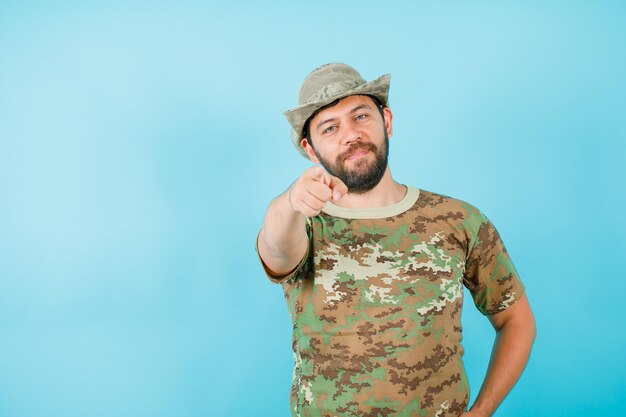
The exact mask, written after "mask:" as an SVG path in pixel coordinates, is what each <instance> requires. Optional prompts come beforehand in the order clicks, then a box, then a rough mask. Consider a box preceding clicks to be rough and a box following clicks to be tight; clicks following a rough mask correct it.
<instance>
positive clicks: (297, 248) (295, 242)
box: [258, 167, 347, 276]
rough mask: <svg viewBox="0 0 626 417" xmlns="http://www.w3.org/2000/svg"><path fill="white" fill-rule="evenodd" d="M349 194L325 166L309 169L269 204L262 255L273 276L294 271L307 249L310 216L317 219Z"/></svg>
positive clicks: (261, 242)
mask: <svg viewBox="0 0 626 417" xmlns="http://www.w3.org/2000/svg"><path fill="white" fill-rule="evenodd" d="M346 192H347V187H346V186H345V184H343V182H341V180H339V179H338V178H336V177H333V176H332V175H330V174H328V173H327V172H325V171H324V170H323V169H322V168H321V167H312V168H309V169H307V170H306V171H305V172H304V174H302V176H301V177H300V178H298V179H297V180H296V182H294V183H293V184H292V185H291V187H289V189H288V190H287V191H286V192H284V193H283V194H281V195H279V196H278V197H276V198H275V199H274V200H273V201H272V202H271V203H270V205H269V207H268V209H267V213H266V214H265V221H264V222H263V227H262V228H261V233H259V241H258V248H259V255H260V256H261V259H262V260H263V263H265V266H266V267H267V268H268V269H269V270H270V271H271V272H272V274H273V275H276V276H281V275H286V274H288V273H289V272H291V271H292V270H293V269H294V268H295V267H296V266H297V265H298V263H299V262H300V260H301V259H302V258H303V257H304V255H305V253H306V250H307V245H308V243H307V235H306V230H305V222H306V216H316V215H318V214H319V212H320V211H321V210H322V209H323V208H324V205H325V204H326V202H327V201H329V200H331V198H332V199H334V200H339V199H340V198H341V197H342V196H343V195H344V194H345V193H346Z"/></svg>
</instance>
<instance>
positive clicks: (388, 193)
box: [335, 167, 406, 208]
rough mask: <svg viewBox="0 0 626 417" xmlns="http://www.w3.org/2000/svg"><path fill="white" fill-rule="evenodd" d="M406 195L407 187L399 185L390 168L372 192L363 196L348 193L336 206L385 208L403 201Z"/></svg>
mask: <svg viewBox="0 0 626 417" xmlns="http://www.w3.org/2000/svg"><path fill="white" fill-rule="evenodd" d="M405 195H406V187H405V186H404V185H401V184H398V183H397V182H396V181H395V180H394V179H393V178H392V177H391V171H390V170H389V167H387V170H386V171H385V174H384V175H383V177H382V178H381V180H380V182H379V183H378V184H376V186H375V187H374V188H372V189H371V190H369V191H367V192H364V193H362V194H353V193H348V194H346V195H344V196H343V197H342V198H341V200H339V201H338V202H337V203H335V204H336V205H338V206H339V207H345V208H373V207H385V206H390V205H392V204H395V203H397V202H399V201H400V200H402V199H403V198H404V196H405Z"/></svg>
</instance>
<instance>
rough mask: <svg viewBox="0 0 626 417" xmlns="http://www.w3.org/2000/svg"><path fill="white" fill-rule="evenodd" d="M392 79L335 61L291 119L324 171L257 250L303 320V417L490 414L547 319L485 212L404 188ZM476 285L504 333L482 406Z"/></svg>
mask: <svg viewBox="0 0 626 417" xmlns="http://www.w3.org/2000/svg"><path fill="white" fill-rule="evenodd" d="M389 82H390V76H389V75H384V76H382V77H380V78H378V79H376V80H374V81H371V82H366V81H365V80H364V79H363V78H362V77H361V76H360V75H359V74H358V72H356V71H355V70H354V69H353V68H351V67H349V66H347V65H344V64H327V65H324V66H321V67H319V68H317V69H316V70H314V71H313V72H312V73H311V74H309V76H308V77H307V78H306V79H305V80H304V83H303V85H302V88H301V90H300V97H299V106H298V107H296V108H295V109H292V110H289V111H287V112H286V113H285V114H286V116H287V119H288V120H289V122H290V124H291V127H292V129H293V130H292V141H293V143H294V145H295V146H296V149H297V150H298V151H299V152H300V153H301V154H302V155H304V156H306V157H307V158H309V159H310V160H311V161H312V162H313V163H315V164H321V165H322V167H323V169H322V167H319V166H315V167H311V168H309V169H307V170H306V171H305V172H304V174H302V176H301V177H300V178H298V179H297V180H296V181H295V182H294V183H293V184H292V185H291V186H290V187H289V189H288V190H287V191H286V192H285V193H283V194H282V195H280V196H278V197H277V198H276V199H274V200H273V201H272V203H271V204H270V205H269V207H268V210H267V214H266V217H265V221H264V223H263V227H262V228H261V231H260V233H259V236H258V239H257V250H258V253H259V256H260V258H261V261H262V264H263V266H264V268H265V271H266V273H267V275H268V277H269V278H270V280H272V281H273V282H276V283H281V284H282V286H283V289H284V292H285V298H286V300H287V305H288V308H289V312H290V314H291V318H292V320H293V325H294V327H293V351H294V355H295V368H294V373H293V384H292V389H291V396H290V399H291V414H292V416H333V417H334V416H367V417H374V416H376V417H379V416H405V417H409V416H439V417H443V416H459V415H461V416H465V417H469V416H490V415H492V414H493V413H494V412H495V410H496V408H497V407H498V405H499V404H500V403H501V401H502V400H503V399H504V397H505V396H506V395H507V393H508V392H509V391H510V390H511V388H512V387H513V385H514V384H515V382H516V381H517V379H518V378H519V376H520V374H521V372H522V370H523V369H524V366H525V364H526V362H527V360H528V356H529V354H530V349H531V346H532V344H533V341H534V338H535V322H534V318H533V314H532V312H531V310H530V307H529V304H528V301H527V299H526V296H525V293H524V286H523V285H522V283H521V281H520V279H519V276H518V274H517V272H516V270H515V268H514V266H513V264H512V262H511V260H510V258H509V256H508V253H507V252H506V249H505V247H504V245H503V243H502V241H501V239H500V237H499V234H498V232H497V230H496V229H495V228H494V226H493V225H492V224H491V222H490V221H489V220H488V219H487V218H486V217H485V216H484V215H483V214H482V213H481V212H480V211H479V210H478V209H477V208H476V207H474V206H472V205H470V204H468V203H466V202H464V201H461V200H458V199H454V198H451V197H447V196H444V195H441V194H436V193H433V192H429V191H426V190H421V189H417V188H414V187H410V186H409V187H407V186H404V185H402V184H399V183H397V182H396V181H394V179H393V178H392V176H391V171H390V169H389V167H388V166H387V155H388V150H389V140H388V139H389V137H390V136H391V135H392V113H391V111H390V109H389V108H388V106H387V97H388V91H389ZM463 285H465V286H466V287H467V288H468V289H469V290H470V292H471V294H472V297H473V299H474V303H475V305H476V307H477V308H478V309H479V310H480V311H481V312H482V313H483V314H485V315H486V316H487V317H488V318H489V320H490V321H491V323H492V324H493V327H494V328H495V330H496V339H495V344H494V350H493V352H492V356H491V362H490V364H489V368H488V371H487V374H486V377H485V380H484V382H483V385H482V388H481V390H480V393H479V395H478V397H477V399H476V401H475V402H474V404H473V405H472V407H471V408H470V409H469V411H467V409H468V405H469V404H468V402H469V386H468V381H467V377H466V374H465V371H464V368H463V362H462V355H463V347H462V346H461V343H460V342H461V338H462V334H461V308H462V304H463V287H462V286H463Z"/></svg>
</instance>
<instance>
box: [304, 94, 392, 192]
mask: <svg viewBox="0 0 626 417" xmlns="http://www.w3.org/2000/svg"><path fill="white" fill-rule="evenodd" d="M383 112H384V115H385V117H384V118H383V117H382V116H381V114H380V112H379V110H378V108H377V106H376V104H375V103H374V101H373V100H372V99H371V98H370V97H367V96H349V97H346V98H344V99H342V100H340V101H339V103H337V104H336V105H334V106H332V107H329V108H327V109H324V110H322V111H320V112H319V113H318V114H317V115H315V117H314V118H313V119H311V121H310V123H309V129H310V132H311V134H310V136H311V142H312V144H313V146H311V145H310V144H309V143H308V142H307V141H306V139H303V142H302V145H303V147H304V149H305V150H306V151H307V154H308V155H309V158H310V159H311V160H312V161H313V162H315V163H320V164H321V165H322V166H323V167H324V168H325V169H326V170H327V171H328V172H329V173H330V174H331V175H334V176H336V177H338V178H339V179H340V180H342V181H343V182H344V183H345V184H346V186H347V187H348V191H349V192H350V193H353V194H362V193H365V192H367V191H369V190H371V189H372V188H374V187H375V186H376V185H377V184H378V183H379V182H380V180H381V178H382V177H383V175H384V174H385V172H386V170H387V159H388V154H389V134H390V133H391V112H390V111H389V109H387V108H385V109H384V111H383Z"/></svg>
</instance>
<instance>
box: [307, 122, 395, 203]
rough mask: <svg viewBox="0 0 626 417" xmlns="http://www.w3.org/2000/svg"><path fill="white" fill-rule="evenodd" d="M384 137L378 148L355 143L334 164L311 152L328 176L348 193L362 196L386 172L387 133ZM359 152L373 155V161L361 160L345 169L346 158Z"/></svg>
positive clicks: (387, 156)
mask: <svg viewBox="0 0 626 417" xmlns="http://www.w3.org/2000/svg"><path fill="white" fill-rule="evenodd" d="M384 136H385V140H384V142H383V145H382V146H381V147H380V148H379V147H378V146H376V145H374V144H373V143H361V142H356V143H354V144H352V145H351V146H350V148H348V150H346V151H345V152H343V153H341V154H339V155H338V156H337V158H335V162H334V163H331V162H330V161H329V160H327V159H325V158H323V157H322V156H321V155H319V154H318V153H317V151H316V150H315V148H314V149H313V150H314V151H315V155H316V156H317V159H319V161H320V164H321V165H322V166H323V167H324V169H326V171H328V173H329V174H331V175H334V176H335V177H337V178H339V179H340V180H341V181H343V183H344V184H346V186H347V187H348V192H349V193H351V194H363V193H366V192H367V191H369V190H371V189H372V188H374V187H375V186H376V185H378V183H379V182H380V180H381V179H382V178H383V175H385V171H386V170H387V160H388V158H389V136H388V135H387V131H384ZM361 150H369V151H371V152H372V153H373V154H374V160H373V161H371V162H370V161H369V158H368V159H365V158H362V159H360V160H357V161H356V163H355V164H354V167H352V168H347V167H346V158H348V157H349V156H350V155H352V154H354V153H356V152H359V151H361Z"/></svg>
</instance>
